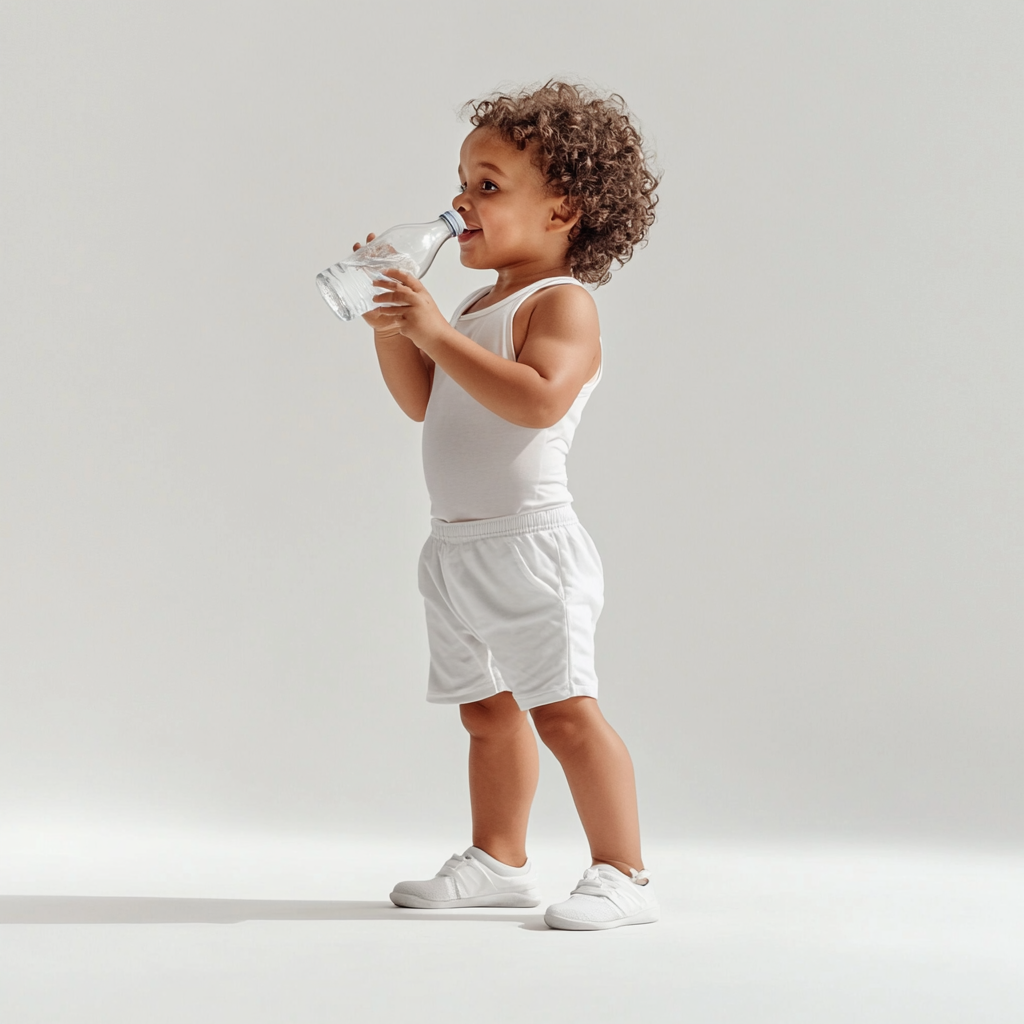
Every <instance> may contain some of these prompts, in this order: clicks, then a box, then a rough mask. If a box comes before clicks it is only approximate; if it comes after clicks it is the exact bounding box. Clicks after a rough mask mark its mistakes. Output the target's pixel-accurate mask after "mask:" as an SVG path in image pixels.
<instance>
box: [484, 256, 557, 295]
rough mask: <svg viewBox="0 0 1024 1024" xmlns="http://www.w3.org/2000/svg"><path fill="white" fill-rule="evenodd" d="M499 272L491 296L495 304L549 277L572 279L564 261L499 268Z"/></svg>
mask: <svg viewBox="0 0 1024 1024" xmlns="http://www.w3.org/2000/svg"><path fill="white" fill-rule="evenodd" d="M497 271H498V280H497V281H496V282H495V284H494V288H492V289H491V294H490V298H491V299H493V300H494V301H495V302H500V301H501V300H502V299H504V298H506V297H507V296H509V295H512V294H513V293H515V292H517V291H519V290H520V289H521V288H526V287H527V286H528V285H531V284H535V283H536V282H537V281H543V280H544V279H545V278H547V277H572V270H571V269H570V267H569V264H568V263H566V262H565V261H564V260H557V261H554V260H552V261H550V262H545V263H539V262H534V263H531V264H529V265H517V266H512V267H498V268H497Z"/></svg>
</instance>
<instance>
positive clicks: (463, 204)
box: [452, 192, 469, 214]
mask: <svg viewBox="0 0 1024 1024" xmlns="http://www.w3.org/2000/svg"><path fill="white" fill-rule="evenodd" d="M452 209H453V210H456V211H457V212H458V213H462V214H464V213H465V212H466V211H467V210H468V209H469V203H468V202H467V201H466V193H465V192H460V193H459V194H458V195H457V196H456V197H455V198H454V199H453V200H452Z"/></svg>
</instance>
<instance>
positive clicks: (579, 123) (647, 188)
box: [463, 80, 658, 285]
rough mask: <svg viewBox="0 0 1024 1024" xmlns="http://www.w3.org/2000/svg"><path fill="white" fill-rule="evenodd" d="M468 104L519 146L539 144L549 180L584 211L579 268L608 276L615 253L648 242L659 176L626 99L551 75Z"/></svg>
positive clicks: (479, 123)
mask: <svg viewBox="0 0 1024 1024" xmlns="http://www.w3.org/2000/svg"><path fill="white" fill-rule="evenodd" d="M469 108H472V111H473V113H472V116H471V117H470V118H469V121H470V123H471V124H472V125H474V126H475V127H477V128H494V129H496V130H497V131H498V132H499V133H500V135H501V136H502V137H503V138H504V139H506V140H507V141H509V142H512V143H514V144H515V145H516V147H517V148H518V149H526V147H527V146H530V145H533V144H535V145H536V147H537V152H536V160H537V166H538V167H539V168H540V170H541V172H542V173H543V174H544V176H545V177H546V178H547V182H548V185H549V186H550V188H551V189H552V191H553V192H554V193H555V194H557V195H563V196H565V197H566V199H567V200H568V201H569V203H570V204H571V206H572V208H573V210H574V211H575V212H579V213H580V219H579V221H578V222H577V224H576V226H575V227H574V228H573V230H572V232H571V233H570V235H569V249H568V253H567V257H568V260H569V265H570V267H571V268H572V273H573V276H574V277H575V278H577V279H578V280H580V281H583V282H585V283H587V284H596V285H602V284H607V283H608V281H609V280H610V279H611V266H612V261H613V260H614V261H616V262H617V263H618V264H619V266H622V265H623V264H625V263H626V261H627V260H628V259H629V258H630V257H631V256H632V255H633V249H634V248H636V247H637V246H639V245H643V244H644V243H645V242H646V239H647V233H648V232H649V231H650V229H651V225H652V224H653V223H654V207H655V206H656V205H657V202H658V197H657V196H656V195H654V190H655V189H656V188H657V187H658V178H657V177H655V174H654V172H653V170H652V168H651V166H650V164H651V157H650V156H649V155H648V154H646V153H645V152H644V148H643V139H642V138H641V137H640V133H639V131H638V130H637V128H636V126H635V125H634V124H633V123H632V122H631V121H630V117H629V110H628V109H627V107H626V102H625V100H623V98H622V97H621V96H620V95H618V93H612V94H611V95H610V96H600V95H598V94H597V93H595V92H594V91H592V90H591V89H589V88H587V87H586V86H583V85H574V84H571V83H569V82H559V81H555V80H550V81H548V82H546V83H545V84H544V85H542V86H540V87H539V88H536V89H523V90H522V91H520V92H518V93H496V94H494V95H492V96H489V97H488V98H486V99H482V100H470V101H469V102H468V103H467V104H466V105H465V107H463V110H464V111H465V110H467V109H469Z"/></svg>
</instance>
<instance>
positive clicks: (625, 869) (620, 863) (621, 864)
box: [590, 857, 644, 878]
mask: <svg viewBox="0 0 1024 1024" xmlns="http://www.w3.org/2000/svg"><path fill="white" fill-rule="evenodd" d="M598 864H610V865H611V866H612V867H613V868H616V869H618V870H619V871H621V872H622V873H623V874H624V875H625V876H626V877H627V878H630V877H632V874H633V871H637V872H640V871H643V870H644V865H643V862H642V861H637V863H636V864H635V865H634V864H629V863H627V862H626V861H624V860H612V859H611V858H610V857H601V858H597V857H595V858H594V862H593V864H591V865H590V866H591V867H595V866H596V865H598Z"/></svg>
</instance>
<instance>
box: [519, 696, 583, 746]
mask: <svg viewBox="0 0 1024 1024" xmlns="http://www.w3.org/2000/svg"><path fill="white" fill-rule="evenodd" d="M583 700H584V701H586V700H587V698H584V699H583ZM563 705H565V706H563ZM532 714H533V724H534V725H535V726H536V727H537V735H538V736H540V738H541V740H542V741H543V743H544V745H545V746H546V747H548V748H550V749H551V750H565V749H566V748H571V747H574V746H576V745H578V744H579V743H582V742H583V741H584V739H585V737H586V735H587V733H588V731H589V726H590V717H591V709H590V708H589V707H588V706H587V705H586V703H585V702H584V703H577V702H576V701H574V700H571V701H559V702H558V703H557V704H545V705H543V706H541V707H539V708H534V709H533V712H532Z"/></svg>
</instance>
